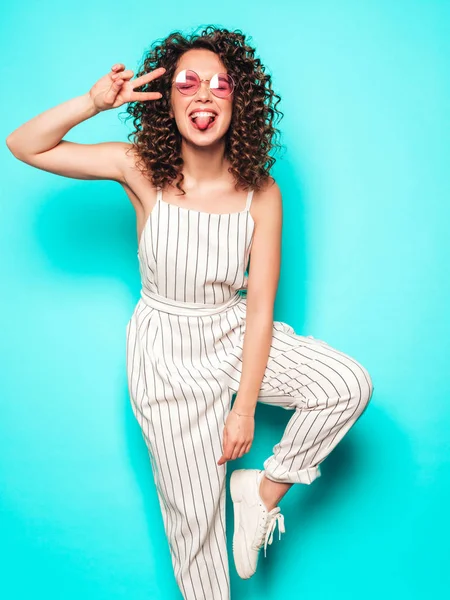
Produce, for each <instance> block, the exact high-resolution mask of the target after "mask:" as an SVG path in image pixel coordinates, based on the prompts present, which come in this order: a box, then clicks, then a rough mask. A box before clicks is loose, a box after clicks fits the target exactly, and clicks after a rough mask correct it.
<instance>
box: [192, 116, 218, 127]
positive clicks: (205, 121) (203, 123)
mask: <svg viewBox="0 0 450 600" xmlns="http://www.w3.org/2000/svg"><path fill="white" fill-rule="evenodd" d="M213 120H214V119H213V117H197V118H196V119H194V121H195V124H196V125H197V127H198V128H199V129H206V128H207V127H208V125H209V124H210V123H211V122H212V121H213Z"/></svg>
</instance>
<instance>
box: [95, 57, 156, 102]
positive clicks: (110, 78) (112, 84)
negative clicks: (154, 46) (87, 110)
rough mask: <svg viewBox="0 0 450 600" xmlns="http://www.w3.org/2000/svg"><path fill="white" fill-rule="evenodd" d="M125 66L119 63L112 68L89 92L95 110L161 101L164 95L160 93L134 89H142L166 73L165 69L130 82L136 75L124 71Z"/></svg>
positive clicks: (151, 72)
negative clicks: (129, 103)
mask: <svg viewBox="0 0 450 600" xmlns="http://www.w3.org/2000/svg"><path fill="white" fill-rule="evenodd" d="M124 69H125V65H123V64H122V63H119V64H117V65H114V66H113V67H112V68H111V71H110V72H109V73H107V74H106V75H104V76H103V77H102V78H101V79H99V80H98V81H97V83H95V84H94V85H93V86H92V88H91V89H90V90H89V95H90V97H91V99H92V102H93V104H94V106H95V108H96V109H97V110H98V111H103V110H108V109H110V108H118V107H119V106H122V104H124V103H125V102H134V101H136V100H138V101H140V102H145V101H147V100H159V98H161V97H162V94H160V93H159V92H135V91H134V88H136V87H140V86H142V85H144V84H145V83H148V82H149V81H152V80H153V79H156V78H157V77H160V76H161V75H163V74H164V73H165V72H166V69H165V68H164V67H159V68H158V69H155V70H154V71H150V72H149V73H146V74H145V75H141V77H138V78H137V79H134V80H133V81H130V79H131V77H133V75H134V73H133V71H131V70H130V69H128V70H126V71H125V70H124Z"/></svg>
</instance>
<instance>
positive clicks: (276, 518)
mask: <svg viewBox="0 0 450 600" xmlns="http://www.w3.org/2000/svg"><path fill="white" fill-rule="evenodd" d="M277 523H278V539H279V540H281V534H282V533H285V531H286V529H285V526H284V516H283V515H282V514H281V512H280V507H279V506H276V507H275V508H274V509H273V511H270V513H269V514H268V515H267V520H266V523H265V525H264V527H263V533H262V535H261V538H260V541H259V543H258V547H259V548H261V546H262V545H263V543H264V557H266V556H267V554H266V550H267V544H269V545H270V544H271V543H272V542H273V534H274V531H275V528H276V526H277Z"/></svg>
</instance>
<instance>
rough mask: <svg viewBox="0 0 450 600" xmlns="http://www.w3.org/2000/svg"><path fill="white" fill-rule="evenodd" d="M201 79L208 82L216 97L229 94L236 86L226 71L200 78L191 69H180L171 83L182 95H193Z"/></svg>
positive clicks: (223, 96)
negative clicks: (207, 77) (209, 77)
mask: <svg viewBox="0 0 450 600" xmlns="http://www.w3.org/2000/svg"><path fill="white" fill-rule="evenodd" d="M202 81H208V82H209V89H210V90H211V93H212V94H214V96H217V97H218V98H226V97H227V96H230V95H231V94H232V93H233V91H234V89H235V87H236V86H235V83H234V80H233V78H232V77H231V75H229V74H228V73H216V74H215V75H213V76H212V77H211V79H200V77H199V75H198V73H196V72H195V71H192V69H183V70H182V71H180V72H179V73H178V75H177V76H176V78H175V80H174V81H173V83H172V85H174V86H175V87H176V88H177V90H178V91H179V92H180V93H181V94H183V95H184V96H193V95H194V94H196V93H197V91H198V90H199V88H200V85H201V82H202Z"/></svg>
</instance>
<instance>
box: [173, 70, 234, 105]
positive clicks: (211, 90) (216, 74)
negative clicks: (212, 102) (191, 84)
mask: <svg viewBox="0 0 450 600" xmlns="http://www.w3.org/2000/svg"><path fill="white" fill-rule="evenodd" d="M184 71H191V72H192V73H195V75H196V76H197V79H198V82H199V85H198V88H197V89H196V90H195V92H194V93H193V94H185V93H184V92H182V91H181V90H180V89H179V88H178V87H177V86H176V84H177V83H179V82H177V81H172V85H174V86H175V87H176V89H177V90H178V91H179V92H180V94H182V95H183V96H195V94H196V93H197V92H198V90H199V89H200V87H201V84H202V81H207V82H208V83H209V84H210V83H211V80H212V79H214V77H216V76H218V75H226V76H227V77H229V78H230V79H231V81H232V90H231V92H230V93H229V94H227V95H226V96H218V95H217V94H215V93H214V88H211V85H209V90H210V92H211V93H212V94H213V95H214V96H216V98H229V97H230V96H231V94H232V93H233V92H234V90H235V89H236V82H235V81H234V79H233V77H232V76H231V75H230V74H229V73H221V72H220V73H214V75H213V76H212V77H211V79H201V78H200V75H199V74H198V73H197V72H196V71H194V69H183V70H182V71H180V72H179V73H178V74H177V77H178V75H179V74H180V73H183V72H184Z"/></svg>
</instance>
